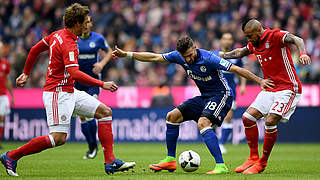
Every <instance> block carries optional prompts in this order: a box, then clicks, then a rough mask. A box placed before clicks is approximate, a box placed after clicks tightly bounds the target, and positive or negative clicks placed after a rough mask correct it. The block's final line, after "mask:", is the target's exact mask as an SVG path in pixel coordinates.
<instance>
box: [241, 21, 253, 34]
mask: <svg viewBox="0 0 320 180" xmlns="http://www.w3.org/2000/svg"><path fill="white" fill-rule="evenodd" d="M251 20H253V19H252V18H249V19H245V20H244V21H242V31H243V32H244V28H246V25H247V23H248V22H249V21H251Z"/></svg>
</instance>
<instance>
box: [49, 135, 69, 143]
mask: <svg viewBox="0 0 320 180" xmlns="http://www.w3.org/2000/svg"><path fill="white" fill-rule="evenodd" d="M51 136H52V137H53V139H54V142H55V146H61V145H63V144H65V143H66V140H67V134H66V133H61V132H54V133H51Z"/></svg>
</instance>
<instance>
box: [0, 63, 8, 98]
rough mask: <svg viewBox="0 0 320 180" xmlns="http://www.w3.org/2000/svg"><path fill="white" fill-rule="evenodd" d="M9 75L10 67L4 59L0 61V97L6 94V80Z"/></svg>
mask: <svg viewBox="0 0 320 180" xmlns="http://www.w3.org/2000/svg"><path fill="white" fill-rule="evenodd" d="M9 73H10V65H9V63H8V61H7V60H6V59H4V58H3V59H0V95H5V94H7V86H6V78H7V76H8V75H9Z"/></svg>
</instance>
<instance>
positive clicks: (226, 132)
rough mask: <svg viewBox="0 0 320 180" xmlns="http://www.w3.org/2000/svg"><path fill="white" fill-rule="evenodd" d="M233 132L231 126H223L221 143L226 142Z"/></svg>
mask: <svg viewBox="0 0 320 180" xmlns="http://www.w3.org/2000/svg"><path fill="white" fill-rule="evenodd" d="M231 133H232V129H230V128H222V133H221V140H220V143H221V144H224V143H226V142H227V140H228V137H229V135H230V134H231Z"/></svg>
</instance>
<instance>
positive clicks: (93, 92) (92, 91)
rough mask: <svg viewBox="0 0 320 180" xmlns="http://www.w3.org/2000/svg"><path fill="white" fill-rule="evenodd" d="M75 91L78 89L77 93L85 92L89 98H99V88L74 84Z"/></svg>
mask: <svg viewBox="0 0 320 180" xmlns="http://www.w3.org/2000/svg"><path fill="white" fill-rule="evenodd" d="M74 87H75V88H76V89H78V90H79V91H85V92H86V93H88V94H89V95H91V96H97V97H98V96H99V93H100V87H97V86H88V85H82V84H80V83H77V82H76V83H75V86H74Z"/></svg>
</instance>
